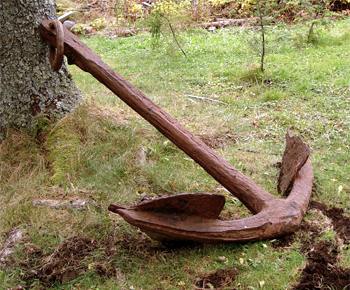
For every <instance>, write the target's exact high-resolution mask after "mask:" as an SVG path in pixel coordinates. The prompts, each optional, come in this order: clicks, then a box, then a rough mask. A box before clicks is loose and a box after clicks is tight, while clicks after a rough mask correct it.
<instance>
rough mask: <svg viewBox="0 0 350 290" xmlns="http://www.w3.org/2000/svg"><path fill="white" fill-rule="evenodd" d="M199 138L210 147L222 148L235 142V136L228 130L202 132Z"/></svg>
mask: <svg viewBox="0 0 350 290" xmlns="http://www.w3.org/2000/svg"><path fill="white" fill-rule="evenodd" d="M199 138H200V139H201V140H202V141H203V142H204V143H205V144H206V145H208V146H209V147H210V148H212V149H219V148H224V147H225V146H226V145H228V144H234V143H236V142H237V138H236V136H234V135H233V134H232V133H230V132H224V133H218V134H215V135H209V134H202V135H200V136H199Z"/></svg>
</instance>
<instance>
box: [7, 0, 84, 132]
mask: <svg viewBox="0 0 350 290" xmlns="http://www.w3.org/2000/svg"><path fill="white" fill-rule="evenodd" d="M55 15H56V14H55V2H54V0H1V1H0V135H1V131H2V132H4V130H5V129H6V128H9V127H13V128H26V127H27V128H28V127H30V125H31V123H32V121H33V117H34V116H36V115H38V114H42V115H46V116H48V117H49V118H50V119H57V118H60V117H62V116H63V115H64V114H66V113H67V112H70V111H72V110H73V109H74V107H75V106H76V104H77V103H78V101H79V100H80V92H79V91H78V89H77V88H76V87H75V85H74V83H73V81H72V79H71V76H70V74H69V73H68V71H67V68H66V66H65V65H63V66H62V68H61V69H60V71H59V72H53V71H52V70H51V67H50V64H49V61H48V51H49V50H48V46H47V44H45V43H44V42H43V41H42V40H41V38H40V35H39V31H38V27H39V24H40V23H41V21H42V20H43V19H44V18H49V19H53V18H55ZM0 138H1V136H0Z"/></svg>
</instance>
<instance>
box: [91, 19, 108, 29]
mask: <svg viewBox="0 0 350 290" xmlns="http://www.w3.org/2000/svg"><path fill="white" fill-rule="evenodd" d="M90 26H91V27H92V28H94V29H95V30H97V31H100V30H102V29H104V28H106V26H107V21H106V19H105V18H104V17H100V18H96V19H95V20H93V21H92V22H91V23H90Z"/></svg>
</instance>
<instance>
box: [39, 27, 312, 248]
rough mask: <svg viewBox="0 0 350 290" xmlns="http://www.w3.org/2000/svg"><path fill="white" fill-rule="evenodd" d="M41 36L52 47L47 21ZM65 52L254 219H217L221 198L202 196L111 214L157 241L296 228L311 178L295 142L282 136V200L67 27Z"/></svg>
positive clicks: (251, 235)
mask: <svg viewBox="0 0 350 290" xmlns="http://www.w3.org/2000/svg"><path fill="white" fill-rule="evenodd" d="M41 35H42V37H43V39H44V40H45V41H46V42H47V43H49V44H50V45H51V46H54V47H56V45H57V39H56V36H57V30H56V29H52V27H51V22H50V21H48V20H45V21H43V22H42V25H41ZM64 54H65V55H66V56H67V58H68V62H69V63H70V64H75V65H77V66H78V67H80V68H81V69H83V70H84V71H87V72H89V73H91V74H92V75H93V76H94V77H95V78H96V79H97V80H99V81H100V82H101V83H103V84H104V85H105V86H107V87H108V88H109V89H110V90H111V91H113V92H114V93H115V94H116V95H117V96H118V97H119V98H120V99H121V100H123V101H124V102H125V103H126V104H128V105H129V106H130V107H131V108H132V109H134V110H135V111H136V112H137V113H138V114H140V115H141V116H142V117H143V118H144V119H145V120H147V121H148V122H149V123H151V124H152V125H153V126H154V127H155V128H157V129H158V130H159V131H160V132H161V133H162V134H163V135H164V136H166V137H167V138H168V139H169V140H170V141H172V142H173V143H174V144H175V145H176V146H177V147H179V148H180V149H181V150H183V151H184V152H185V153H186V154H187V155H188V156H190V157H191V158H192V159H193V160H194V161H196V162H197V163H198V164H199V165H200V166H201V167H202V168H203V169H205V170H206V171H207V172H208V173H209V174H210V175H211V176H212V177H213V178H215V179H216V180H217V181H218V182H219V183H220V184H222V185H223V186H224V187H225V188H226V189H227V190H228V191H230V192H231V193H232V194H233V195H234V196H235V197H237V198H238V199H239V200H240V201H241V202H242V203H243V204H244V205H245V206H246V207H247V208H248V209H249V210H250V211H251V212H252V213H253V214H255V215H253V216H251V217H249V218H244V219H241V220H234V221H223V220H220V219H218V217H219V214H220V212H221V209H222V207H223V204H224V198H223V197H221V196H218V195H211V194H205V193H201V194H181V195H175V196H171V197H166V198H164V197H163V198H160V199H156V200H153V201H149V202H147V203H142V204H140V205H137V206H133V207H128V208H124V207H121V206H118V205H111V206H110V208H109V209H110V210H111V211H113V212H115V213H118V214H120V215H121V216H122V217H123V218H124V219H125V220H126V221H128V222H129V223H130V224H133V225H135V226H137V227H139V228H140V229H141V230H143V231H144V232H146V233H147V234H149V235H150V236H152V237H154V238H156V239H159V240H195V241H204V242H215V241H243V240H254V239H264V238H272V237H276V236H278V235H282V234H286V233H290V232H293V231H294V230H295V229H296V228H297V227H298V225H299V224H300V222H301V220H302V218H303V215H304V213H305V211H306V208H307V205H308V202H309V199H310V195H311V188H312V180H313V174H312V166H311V162H310V161H309V159H308V158H309V154H310V152H309V149H308V146H307V145H306V144H304V143H303V142H302V141H301V140H300V138H298V137H291V136H289V135H287V139H286V140H287V146H286V151H285V154H284V158H283V161H282V170H281V174H280V178H279V188H280V189H282V188H283V190H284V189H285V188H286V187H287V189H291V191H290V194H289V196H288V198H287V199H284V200H283V199H278V198H275V197H274V196H273V195H272V194H270V193H268V192H267V191H265V190H264V189H262V188H261V187H260V186H258V185H257V184H256V183H255V182H254V181H253V180H251V179H250V178H249V177H247V176H245V175H244V174H242V173H241V172H239V171H238V170H237V169H235V168H234V167H233V166H232V165H231V164H230V163H228V162H227V161H226V160H225V159H223V158H222V157H220V156H219V155H218V154H217V153H216V152H215V151H214V150H212V149H211V148H209V147H208V146H207V145H206V144H205V143H204V142H202V141H201V140H200V139H199V138H197V137H195V136H194V135H192V134H191V133H190V132H188V131H187V130H186V129H185V128H184V127H182V126H181V125H180V124H179V123H178V122H177V121H176V120H175V119H174V118H173V117H171V116H170V115H169V114H168V113H166V112H165V111H164V110H162V109H161V108H160V107H159V106H157V105H156V104H154V103H153V102H152V101H151V100H150V99H149V98H147V97H146V96H145V95H144V94H143V93H142V92H141V91H139V90H138V89H136V88H135V87H133V86H132V85H131V84H130V83H129V82H128V81H126V80H125V79H123V78H122V77H121V76H120V75H118V74H117V73H115V72H114V71H112V70H111V69H110V68H109V67H108V66H107V65H106V64H105V63H104V62H103V61H102V60H101V59H100V58H99V57H98V56H97V55H96V54H95V53H93V52H92V51H91V50H90V49H89V48H88V47H87V46H86V45H84V44H83V43H82V42H81V41H80V40H79V38H78V37H76V36H75V35H73V34H72V33H70V32H69V31H68V30H67V29H64ZM291 141H293V142H291Z"/></svg>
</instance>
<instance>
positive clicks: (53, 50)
mask: <svg viewBox="0 0 350 290" xmlns="http://www.w3.org/2000/svg"><path fill="white" fill-rule="evenodd" d="M50 28H51V29H52V31H53V32H54V33H55V34H56V38H55V40H56V42H55V44H54V46H52V45H50V52H49V60H50V64H51V68H52V70H53V71H58V70H59V69H60V68H61V67H62V64H63V55H64V30H63V24H62V23H61V21H59V20H53V21H51V22H50Z"/></svg>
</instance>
